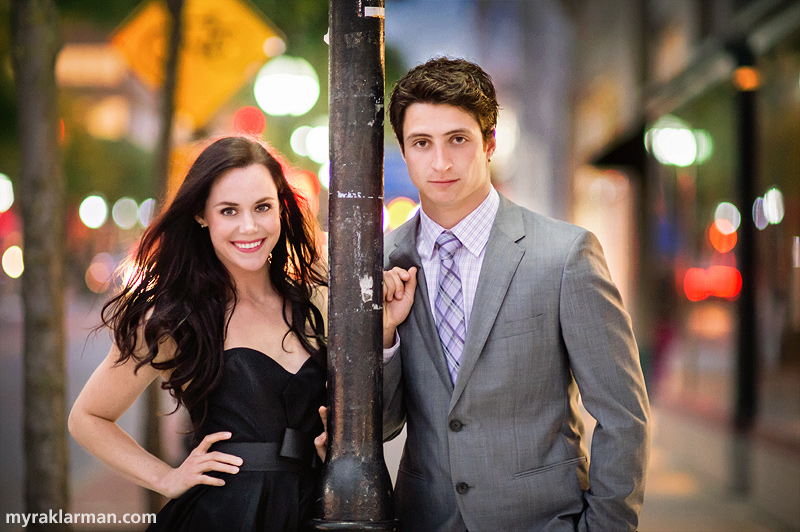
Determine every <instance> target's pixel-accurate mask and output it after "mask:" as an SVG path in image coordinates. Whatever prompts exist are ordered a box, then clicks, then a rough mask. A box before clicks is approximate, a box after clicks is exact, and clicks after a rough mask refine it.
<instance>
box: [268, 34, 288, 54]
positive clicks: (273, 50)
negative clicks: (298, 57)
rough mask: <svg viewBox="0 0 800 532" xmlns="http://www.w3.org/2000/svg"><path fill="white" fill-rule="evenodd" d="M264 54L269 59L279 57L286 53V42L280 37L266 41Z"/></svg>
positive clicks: (272, 37)
mask: <svg viewBox="0 0 800 532" xmlns="http://www.w3.org/2000/svg"><path fill="white" fill-rule="evenodd" d="M263 49H264V53H265V54H266V55H267V56H269V57H277V56H279V55H282V54H283V52H285V51H286V42H285V41H284V40H283V39H281V38H280V37H278V36H276V35H273V36H271V37H267V38H266V40H265V41H264V46H263Z"/></svg>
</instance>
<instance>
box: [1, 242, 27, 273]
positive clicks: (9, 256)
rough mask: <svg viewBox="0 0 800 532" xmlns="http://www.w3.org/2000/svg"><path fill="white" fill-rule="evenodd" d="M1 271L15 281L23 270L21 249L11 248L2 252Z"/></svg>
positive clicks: (17, 247)
mask: <svg viewBox="0 0 800 532" xmlns="http://www.w3.org/2000/svg"><path fill="white" fill-rule="evenodd" d="M2 262H3V271H4V272H6V275H8V276H9V277H11V278H12V279H16V278H17V277H19V276H20V275H22V272H23V271H24V270H25V266H24V264H23V261H22V249H21V248H20V247H19V246H11V247H10V248H8V249H7V250H5V252H3V259H2Z"/></svg>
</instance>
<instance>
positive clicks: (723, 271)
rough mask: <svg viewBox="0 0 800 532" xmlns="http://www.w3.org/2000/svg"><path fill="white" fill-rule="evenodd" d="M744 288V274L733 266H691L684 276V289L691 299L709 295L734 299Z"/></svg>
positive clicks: (699, 298) (697, 299) (700, 299)
mask: <svg viewBox="0 0 800 532" xmlns="http://www.w3.org/2000/svg"><path fill="white" fill-rule="evenodd" d="M741 290H742V274H741V273H739V270H737V269H736V268H733V267H731V266H711V267H709V268H707V269H703V268H689V269H688V270H686V275H684V277H683V291H684V293H686V297H687V298H688V299H689V301H702V300H703V299H706V298H708V297H711V296H714V297H721V298H725V299H733V298H735V297H736V296H738V295H739V292H740V291H741Z"/></svg>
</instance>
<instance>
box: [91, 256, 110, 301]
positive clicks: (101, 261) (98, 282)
mask: <svg viewBox="0 0 800 532" xmlns="http://www.w3.org/2000/svg"><path fill="white" fill-rule="evenodd" d="M114 267H115V262H114V258H113V257H112V256H111V255H109V254H108V253H98V254H97V255H95V256H94V258H93V259H92V261H91V263H90V264H89V267H88V268H87V269H86V276H85V281H86V286H87V287H88V288H89V290H91V291H92V292H94V293H96V294H101V293H103V292H105V291H106V290H108V287H109V286H110V285H111V279H112V278H113V276H114Z"/></svg>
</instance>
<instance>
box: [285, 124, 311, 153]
mask: <svg viewBox="0 0 800 532" xmlns="http://www.w3.org/2000/svg"><path fill="white" fill-rule="evenodd" d="M311 129H312V128H311V126H300V127H298V128H297V129H295V130H294V132H293V133H292V136H291V137H290V139H289V143H290V144H291V145H292V151H294V152H295V153H296V154H297V155H302V156H303V157H305V156H307V155H308V147H307V146H306V139H307V138H308V134H309V132H310V131H311Z"/></svg>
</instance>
